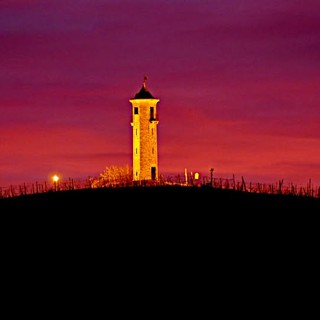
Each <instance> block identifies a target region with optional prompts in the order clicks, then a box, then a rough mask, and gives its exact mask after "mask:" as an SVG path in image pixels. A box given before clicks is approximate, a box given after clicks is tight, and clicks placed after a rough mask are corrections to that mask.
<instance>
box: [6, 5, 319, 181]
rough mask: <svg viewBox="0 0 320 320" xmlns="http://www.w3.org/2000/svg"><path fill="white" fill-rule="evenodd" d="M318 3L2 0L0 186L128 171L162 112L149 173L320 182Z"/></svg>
mask: <svg viewBox="0 0 320 320" xmlns="http://www.w3.org/2000/svg"><path fill="white" fill-rule="evenodd" d="M319 39H320V2H319V1H316V0H305V1H303V2H302V1H298V0H282V1H278V0H269V1H262V0H229V1H222V0H216V1H205V0H203V1H201V0H189V1H188V0H184V1H183V0H171V1H169V0H168V1H167V0H162V1H156V0H149V1H142V0H141V1H139V0H138V1H129V0H72V1H71V0H11V1H9V0H6V1H0V69H1V73H0V186H8V185H10V184H21V183H24V182H34V181H44V180H48V177H50V174H51V173H52V172H59V174H61V175H62V176H63V177H72V178H78V177H80V178H86V177H88V176H95V175H98V174H100V173H101V172H102V171H103V170H104V168H105V167H106V166H112V165H117V166H125V165H130V166H131V165H132V132H131V127H130V122H131V106H130V102H129V99H131V98H132V97H133V96H134V95H135V94H136V93H137V92H138V91H139V90H140V88H141V86H142V82H143V79H144V76H145V75H147V76H148V82H147V86H148V89H149V90H150V92H151V93H152V94H153V96H154V97H157V98H159V99H160V101H159V104H158V114H159V120H160V121H159V126H158V150H159V172H160V173H162V174H164V175H167V174H178V173H180V174H183V172H184V170H185V168H187V169H188V171H193V172H200V174H201V175H206V176H209V175H210V172H209V171H210V168H212V167H213V168H215V171H214V172H215V175H216V176H221V177H225V178H227V177H230V176H232V175H233V174H235V176H236V177H241V176H243V177H244V178H245V179H246V180H247V181H252V182H261V183H263V182H266V183H268V182H275V181H279V180H280V179H284V182H285V183H291V182H292V183H297V184H306V183H307V182H308V180H309V179H312V181H313V183H314V184H316V185H318V186H319V185H320V130H319V127H320V125H319V123H320V94H319V92H320V90H319V88H320V71H319V70H320V42H319Z"/></svg>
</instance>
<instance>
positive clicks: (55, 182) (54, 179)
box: [52, 174, 59, 191]
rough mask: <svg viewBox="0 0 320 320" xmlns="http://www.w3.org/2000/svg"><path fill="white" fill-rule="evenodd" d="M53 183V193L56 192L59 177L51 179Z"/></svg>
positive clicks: (55, 176)
mask: <svg viewBox="0 0 320 320" xmlns="http://www.w3.org/2000/svg"><path fill="white" fill-rule="evenodd" d="M52 180H53V183H54V189H55V191H57V184H58V181H59V176H57V175H56V174H55V175H54V176H53V177H52Z"/></svg>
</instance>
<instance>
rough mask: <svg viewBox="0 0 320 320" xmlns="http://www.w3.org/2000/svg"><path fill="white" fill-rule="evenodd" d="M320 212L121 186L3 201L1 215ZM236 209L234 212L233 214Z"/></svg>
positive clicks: (300, 200)
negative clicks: (18, 213) (35, 212)
mask: <svg viewBox="0 0 320 320" xmlns="http://www.w3.org/2000/svg"><path fill="white" fill-rule="evenodd" d="M17 209H18V210H24V211H26V212H32V211H38V212H40V211H43V212H46V211H52V210H55V211H56V212H61V211H64V212H73V213H74V212H84V211H87V212H91V211H93V210H97V211H98V212H107V211H113V212H114V211H118V212H133V213H138V212H145V213H148V212H149V213H152V212H159V211H161V212H163V213H168V212H180V213H182V212H201V211H202V212H220V213H221V212H224V211H228V212H238V211H239V212H245V211H251V212H257V213H259V212H265V213H267V212H270V213H272V212H274V211H275V210H276V211H279V212H280V211H284V212H289V211H292V210H294V211H295V212H297V211H300V212H307V211H314V212H320V210H319V209H320V198H313V197H307V196H297V195H283V194H264V193H249V192H241V191H235V190H223V189H216V188H211V187H182V186H154V187H128V188H124V187H119V188H98V189H81V190H68V191H58V192H47V193H40V194H31V195H21V196H17V197H13V198H2V199H0V212H1V213H4V212H11V211H13V210H17ZM230 210H233V211H230Z"/></svg>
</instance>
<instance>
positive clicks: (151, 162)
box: [129, 77, 159, 181]
mask: <svg viewBox="0 0 320 320" xmlns="http://www.w3.org/2000/svg"><path fill="white" fill-rule="evenodd" d="M146 80H147V77H144V81H143V85H142V88H141V90H140V91H139V92H138V93H137V94H136V95H135V97H134V98H133V99H130V100H129V101H130V102H131V104H132V122H131V126H132V128H133V131H132V134H133V135H132V137H133V149H132V151H133V180H135V181H137V180H157V179H158V142H157V140H158V138H157V125H158V123H159V121H158V114H157V103H158V102H159V99H156V98H154V97H153V96H152V94H151V93H150V92H149V91H148V89H147V86H146Z"/></svg>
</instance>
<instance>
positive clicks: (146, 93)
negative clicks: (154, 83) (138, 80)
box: [134, 76, 154, 99]
mask: <svg viewBox="0 0 320 320" xmlns="http://www.w3.org/2000/svg"><path fill="white" fill-rule="evenodd" d="M147 79H148V78H147V77H146V76H145V77H144V81H143V85H142V88H141V90H140V91H139V92H138V93H136V95H135V96H134V99H154V97H153V96H152V94H151V93H150V91H149V90H148V89H147V85H146V81H147Z"/></svg>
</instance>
